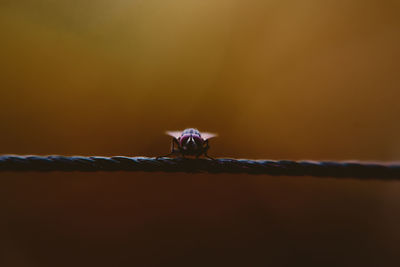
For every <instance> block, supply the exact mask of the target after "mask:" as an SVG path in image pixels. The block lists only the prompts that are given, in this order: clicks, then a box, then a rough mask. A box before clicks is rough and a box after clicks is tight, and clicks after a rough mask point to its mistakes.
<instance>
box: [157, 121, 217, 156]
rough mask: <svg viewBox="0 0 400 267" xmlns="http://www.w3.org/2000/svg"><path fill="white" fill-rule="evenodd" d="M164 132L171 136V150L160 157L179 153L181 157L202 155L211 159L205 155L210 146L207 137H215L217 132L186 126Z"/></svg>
mask: <svg viewBox="0 0 400 267" xmlns="http://www.w3.org/2000/svg"><path fill="white" fill-rule="evenodd" d="M166 134H167V135H170V136H172V144H171V152H170V153H169V154H167V155H165V156H162V157H166V156H169V155H172V154H181V155H182V157H185V156H196V158H198V157H199V156H201V155H204V156H205V157H207V158H210V159H213V158H212V157H210V156H208V155H207V151H208V149H209V148H210V146H209V144H208V139H210V138H213V137H216V136H217V134H213V133H206V132H203V133H200V132H199V130H197V129H194V128H188V129H185V130H183V131H167V132H166ZM175 145H176V148H175ZM158 158H161V157H158Z"/></svg>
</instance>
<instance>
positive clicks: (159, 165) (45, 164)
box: [0, 155, 400, 180]
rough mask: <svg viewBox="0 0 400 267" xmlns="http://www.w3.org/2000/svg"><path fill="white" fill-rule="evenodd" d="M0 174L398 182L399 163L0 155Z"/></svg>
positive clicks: (399, 173)
mask: <svg viewBox="0 0 400 267" xmlns="http://www.w3.org/2000/svg"><path fill="white" fill-rule="evenodd" d="M0 171H40V172H49V171H63V172H65V171H82V172H95V171H144V172H187V173H204V172H206V173H207V172H208V173H246V174H267V175H286V176H316V177H337V178H344V177H347V178H358V179H363V180H364V179H379V180H400V163H393V164H384V163H368V162H333V161H290V160H279V161H273V160H249V159H229V158H219V159H215V160H210V159H188V158H148V157H123V156H115V157H99V156H90V157H83V156H58V155H54V156H18V155H2V156H0Z"/></svg>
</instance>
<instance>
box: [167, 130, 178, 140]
mask: <svg viewBox="0 0 400 267" xmlns="http://www.w3.org/2000/svg"><path fill="white" fill-rule="evenodd" d="M165 133H166V134H167V135H169V136H172V137H174V138H176V139H178V138H179V137H181V134H182V131H166V132H165Z"/></svg>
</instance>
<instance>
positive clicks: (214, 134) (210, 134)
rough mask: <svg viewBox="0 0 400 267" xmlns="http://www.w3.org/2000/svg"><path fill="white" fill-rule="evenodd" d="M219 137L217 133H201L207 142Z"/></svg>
mask: <svg viewBox="0 0 400 267" xmlns="http://www.w3.org/2000/svg"><path fill="white" fill-rule="evenodd" d="M217 136H218V134H216V133H203V132H202V133H201V137H202V138H203V139H204V140H207V139H210V138H213V137H217Z"/></svg>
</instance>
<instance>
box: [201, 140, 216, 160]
mask: <svg viewBox="0 0 400 267" xmlns="http://www.w3.org/2000/svg"><path fill="white" fill-rule="evenodd" d="M204 144H205V146H204V148H203V149H204V152H203V154H204V156H205V157H206V158H209V159H212V160H215V159H214V158H212V157H210V156H209V155H208V154H207V151H208V149H210V145H209V144H208V140H206V142H205V143H204Z"/></svg>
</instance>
